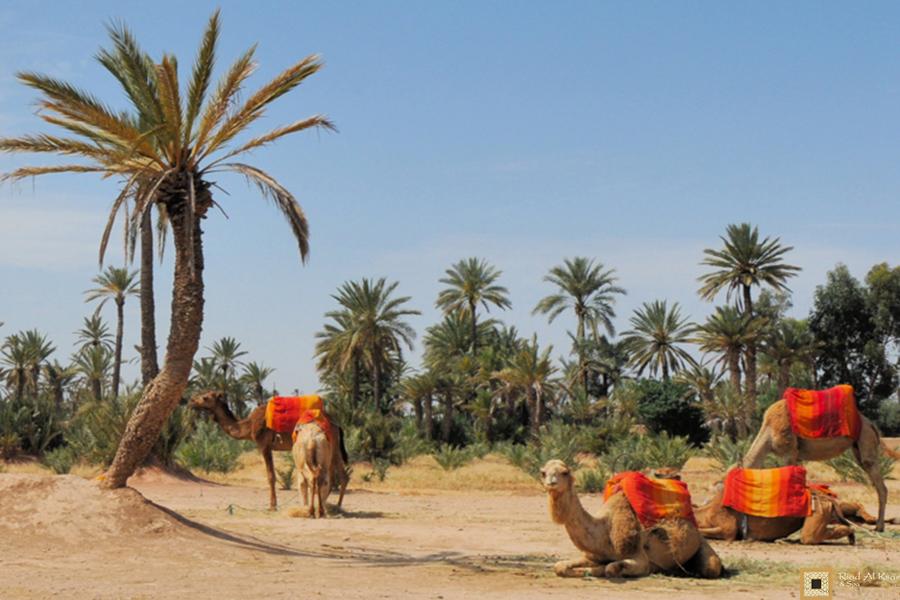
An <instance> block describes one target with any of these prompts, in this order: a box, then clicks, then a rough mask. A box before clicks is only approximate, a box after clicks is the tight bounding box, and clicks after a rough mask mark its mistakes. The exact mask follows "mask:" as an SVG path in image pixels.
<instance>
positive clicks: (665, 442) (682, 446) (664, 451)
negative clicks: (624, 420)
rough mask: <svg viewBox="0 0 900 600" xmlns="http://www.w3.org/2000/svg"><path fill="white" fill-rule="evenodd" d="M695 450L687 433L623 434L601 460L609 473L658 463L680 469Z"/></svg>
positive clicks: (646, 467)
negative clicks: (684, 435)
mask: <svg viewBox="0 0 900 600" xmlns="http://www.w3.org/2000/svg"><path fill="white" fill-rule="evenodd" d="M695 453H696V451H695V450H694V448H693V447H692V446H691V445H690V443H689V442H688V439H687V438H686V437H681V436H670V435H669V434H667V433H662V434H660V435H646V436H643V437H637V436H632V437H628V438H623V439H621V440H619V441H618V442H616V443H615V444H613V445H612V446H610V448H609V450H608V451H607V452H605V453H604V454H603V455H602V456H601V457H600V462H601V463H602V464H603V465H604V466H605V467H606V468H607V469H609V471H610V472H612V473H619V472H621V471H642V470H644V469H650V468H659V467H671V468H673V469H681V468H682V467H683V466H684V464H685V463H686V462H687V461H688V459H689V458H691V456H693V455H694V454H695Z"/></svg>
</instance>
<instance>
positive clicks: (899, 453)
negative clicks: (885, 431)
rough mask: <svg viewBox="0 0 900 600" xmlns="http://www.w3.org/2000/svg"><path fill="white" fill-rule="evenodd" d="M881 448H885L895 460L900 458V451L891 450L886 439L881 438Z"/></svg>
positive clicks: (885, 451)
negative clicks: (885, 441)
mask: <svg viewBox="0 0 900 600" xmlns="http://www.w3.org/2000/svg"><path fill="white" fill-rule="evenodd" d="M881 449H882V450H884V453H885V454H887V455H888V456H890V457H891V458H893V459H894V460H900V452H897V451H896V450H891V449H890V448H888V447H887V444H885V443H884V440H881Z"/></svg>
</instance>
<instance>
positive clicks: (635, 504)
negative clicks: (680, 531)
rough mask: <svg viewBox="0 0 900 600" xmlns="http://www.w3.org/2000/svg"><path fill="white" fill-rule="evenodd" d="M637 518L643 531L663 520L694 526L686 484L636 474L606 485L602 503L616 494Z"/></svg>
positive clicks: (629, 474)
mask: <svg viewBox="0 0 900 600" xmlns="http://www.w3.org/2000/svg"><path fill="white" fill-rule="evenodd" d="M620 490H621V491H622V492H623V493H624V494H625V498H626V499H627V500H628V503H629V504H630V505H631V508H632V509H634V512H635V513H636V514H637V517H638V520H639V521H640V522H641V525H643V526H644V527H652V526H653V525H655V524H656V523H657V522H658V521H661V520H662V519H670V518H682V519H688V520H689V521H691V522H692V523H694V524H695V525H696V524H697V521H696V520H695V519H694V509H693V508H692V507H691V494H690V492H688V487H687V484H686V483H684V482H683V481H678V480H677V479H655V478H651V477H647V476H646V475H644V474H643V473H640V472H638V471H625V472H623V473H619V474H617V475H616V476H614V477H613V478H612V479H610V480H609V481H607V482H606V489H605V490H604V491H603V500H604V501H606V500H608V499H609V497H610V496H612V495H613V494H615V493H616V492H618V491H620Z"/></svg>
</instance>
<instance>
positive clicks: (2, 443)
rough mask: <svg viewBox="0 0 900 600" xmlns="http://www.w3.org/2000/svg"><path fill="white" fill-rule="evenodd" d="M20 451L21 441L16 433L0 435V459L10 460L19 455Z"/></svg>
mask: <svg viewBox="0 0 900 600" xmlns="http://www.w3.org/2000/svg"><path fill="white" fill-rule="evenodd" d="M21 449H22V445H21V440H20V439H19V434H17V433H12V432H10V433H4V434H3V435H0V458H2V459H3V460H10V459H13V458H15V457H16V456H18V455H19V452H20V451H21Z"/></svg>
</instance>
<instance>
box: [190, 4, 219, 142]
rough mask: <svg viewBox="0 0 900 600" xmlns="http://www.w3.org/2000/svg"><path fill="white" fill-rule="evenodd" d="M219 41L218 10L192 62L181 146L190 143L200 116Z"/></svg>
mask: <svg viewBox="0 0 900 600" xmlns="http://www.w3.org/2000/svg"><path fill="white" fill-rule="evenodd" d="M218 39H219V9H216V10H215V12H213V14H212V16H210V18H209V23H208V24H207V26H206V31H205V32H204V33H203V42H201V44H200V50H199V51H198V52H197V60H196V61H195V62H194V70H193V72H192V73H191V83H190V84H189V86H188V96H187V112H186V114H185V118H184V138H183V140H182V144H183V145H185V146H187V145H188V144H189V143H190V136H191V134H192V132H193V129H194V121H196V120H197V115H199V114H200V107H201V106H203V99H204V98H205V97H206V90H207V89H208V88H209V81H210V79H211V78H212V71H213V67H214V66H215V62H216V43H217V42H218Z"/></svg>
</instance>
